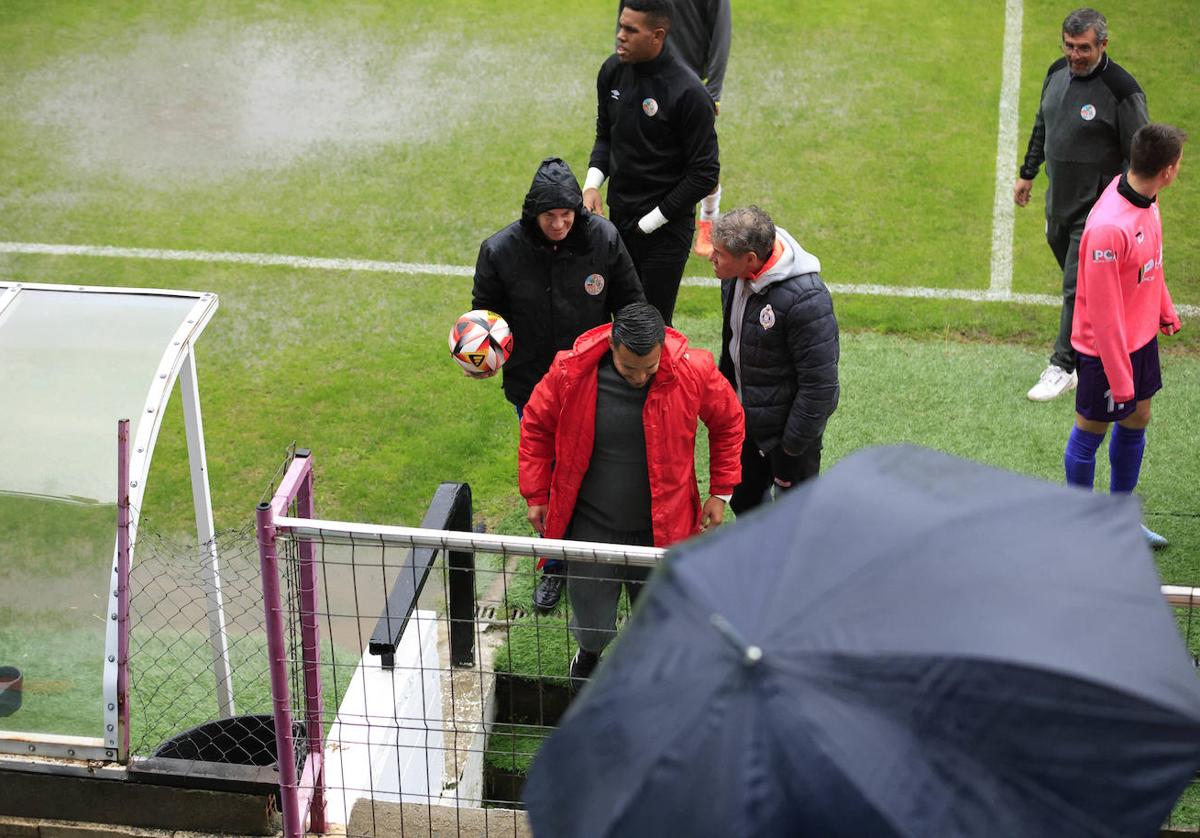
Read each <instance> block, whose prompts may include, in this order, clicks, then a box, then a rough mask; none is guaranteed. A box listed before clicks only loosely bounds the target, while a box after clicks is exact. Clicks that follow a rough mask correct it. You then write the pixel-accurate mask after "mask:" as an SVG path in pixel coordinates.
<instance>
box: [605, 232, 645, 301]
mask: <svg viewBox="0 0 1200 838" xmlns="http://www.w3.org/2000/svg"><path fill="white" fill-rule="evenodd" d="M608 276H609V282H611V283H612V287H611V288H610V289H609V291H608V310H609V313H610V314H616V313H617V311H618V310H619V309H621V308H622V307H623V306H627V305H629V304H630V303H644V302H645V301H646V295H645V293H644V292H643V290H642V281H641V279H639V278H638V274H637V270H636V269H634V267H633V259H631V258H629V251H628V250H626V249H625V243H624V242H623V241H621V237H620V236H618V235H614V236H613V238H612V241H611V242H610V243H609V267H608Z"/></svg>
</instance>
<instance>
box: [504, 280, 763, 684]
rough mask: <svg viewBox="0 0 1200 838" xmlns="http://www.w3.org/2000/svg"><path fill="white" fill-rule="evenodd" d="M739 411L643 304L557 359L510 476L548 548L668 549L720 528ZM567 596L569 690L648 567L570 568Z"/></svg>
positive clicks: (589, 666)
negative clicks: (553, 544)
mask: <svg viewBox="0 0 1200 838" xmlns="http://www.w3.org/2000/svg"><path fill="white" fill-rule="evenodd" d="M697 419H699V420H701V421H703V422H704V424H705V426H706V427H707V428H708V446H709V492H710V494H709V497H708V499H707V500H706V501H705V502H704V504H703V506H701V504H700V489H699V486H698V485H697V483H696V467H695V448H696V420H697ZM744 432H745V428H744V421H743V415H742V408H741V405H739V404H738V400H737V396H736V395H735V394H734V392H733V389H732V388H731V387H730V386H729V382H727V381H726V380H725V378H724V377H723V376H722V375H721V374H720V372H718V371H717V367H716V364H714V363H713V358H712V355H711V354H710V353H708V352H705V351H703V350H699V349H689V348H688V343H687V338H686V337H684V336H683V335H682V334H680V333H679V332H676V331H675V330H674V329H667V328H665V326H664V325H663V319H662V315H661V314H660V313H659V312H658V310H657V309H656V308H655V307H654V306H652V305H649V304H648V303H631V304H630V305H627V306H625V307H624V308H622V309H620V310H619V311H618V312H617V315H616V318H615V319H614V320H613V322H612V324H611V325H604V326H597V327H596V328H594V329H591V330H590V331H587V332H584V333H583V334H582V335H580V336H579V339H578V340H576V341H575V346H574V348H572V349H570V350H568V351H565V352H560V353H559V354H558V356H557V357H556V358H555V359H554V363H553V364H552V365H551V367H550V371H549V372H548V373H547V374H546V376H545V378H543V379H542V381H541V383H539V384H538V385H537V387H536V388H535V389H534V391H533V395H532V396H530V398H529V401H528V402H527V403H526V405H525V413H524V417H523V418H522V420H521V446H520V451H519V456H518V470H519V479H520V487H521V495H522V496H523V497H524V498H525V500H526V502H527V503H528V504H529V512H528V517H529V522H530V524H532V525H533V528H534V529H535V530H537V531H538V532H539V533H540V534H541V535H543V536H545V537H547V538H571V539H575V540H578V541H596V542H602V543H609V544H636V545H644V546H649V545H653V546H657V547H666V546H669V545H671V544H674V543H675V542H676V541H680V540H682V539H684V538H687V537H688V536H691V535H695V534H696V533H698V532H700V531H702V530H704V529H707V528H709V527H715V526H719V525H720V523H721V521H722V520H723V519H724V516H725V504H726V503H728V501H729V497H730V495H731V494H732V493H733V489H734V487H735V486H736V485H737V484H738V481H739V480H740V479H741V466H740V455H741V447H742V439H743V436H744ZM567 570H568V572H567V597H568V598H569V600H570V602H571V612H572V613H571V631H572V633H573V634H574V635H575V639H576V641H577V642H578V644H579V651H578V652H577V653H576V655H575V658H574V659H573V660H572V661H571V678H572V684H579V683H581V682H582V680H583V679H585V678H587V677H588V676H589V675H590V674H591V672H592V670H593V669H594V668H595V666H596V664H597V663H598V662H599V660H600V653H601V652H602V651H603V650H604V647H605V646H606V645H608V642H609V641H610V640H611V639H612V636H613V633H614V630H615V628H616V616H617V602H618V600H619V598H620V594H621V586H622V585H624V586H625V589H626V591H627V592H628V594H629V599H630V602H633V601H634V600H635V599H636V598H637V595H638V592H639V590H640V588H641V584H642V583H643V582H644V581H645V580H646V577H647V575H648V571H647V570H646V569H645V568H636V567H629V566H612V567H609V566H606V565H601V564H598V563H593V562H569V563H568V569H567Z"/></svg>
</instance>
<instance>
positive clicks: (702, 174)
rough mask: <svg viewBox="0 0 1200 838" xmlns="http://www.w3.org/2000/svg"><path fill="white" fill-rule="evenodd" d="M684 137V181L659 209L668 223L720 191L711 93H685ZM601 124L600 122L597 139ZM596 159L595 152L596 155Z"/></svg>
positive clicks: (680, 105)
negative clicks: (706, 197) (716, 190)
mask: <svg viewBox="0 0 1200 838" xmlns="http://www.w3.org/2000/svg"><path fill="white" fill-rule="evenodd" d="M677 110H678V114H679V118H680V124H681V131H680V133H681V135H682V136H683V138H684V140H683V157H684V164H683V165H684V172H683V180H681V181H679V183H677V184H675V187H674V188H673V189H672V190H671V191H670V192H668V193H667V196H666V197H665V198H663V199H662V201H660V202H659V205H658V208H659V210H661V211H662V214H663V215H665V216H666V217H667V219H668V220H670V221H674V220H675V219H677V218H679V217H681V216H683V215H686V214H687V213H689V212H691V211H692V209H693V208H694V207H695V206H696V204H698V203H700V199H701V198H703V197H704V196H705V195H707V194H709V193H710V192H712V191H713V190H714V189H716V188H717V181H718V180H719V179H720V176H721V162H720V158H721V155H720V150H719V148H718V146H717V129H716V124H715V123H716V112H715V111H714V109H713V101H712V99H711V98H709V95H708V92H707V91H705V90H704V89H703V88H702V87H696V88H693V89H689V90H686V91H684V93H683V95H681V96H680V99H679V102H678V104H677ZM598 137H599V120H597V138H598ZM592 156H593V157H595V152H594V151H593V152H592Z"/></svg>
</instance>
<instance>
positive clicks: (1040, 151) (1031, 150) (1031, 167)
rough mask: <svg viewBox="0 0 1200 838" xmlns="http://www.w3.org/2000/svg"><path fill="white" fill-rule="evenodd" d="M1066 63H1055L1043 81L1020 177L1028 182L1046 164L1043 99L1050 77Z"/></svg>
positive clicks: (1060, 60) (1062, 61)
mask: <svg viewBox="0 0 1200 838" xmlns="http://www.w3.org/2000/svg"><path fill="white" fill-rule="evenodd" d="M1065 62H1066V59H1065V58H1060V59H1058V61H1055V62H1054V63H1053V64H1051V65H1050V69H1049V70H1047V71H1046V78H1044V79H1042V92H1041V93H1039V94H1038V110H1037V116H1035V117H1034V118H1033V131H1032V132H1031V133H1030V135H1029V146H1028V147H1027V148H1026V149H1025V162H1024V163H1023V164H1021V171H1020V175H1021V177H1023V178H1025V179H1026V180H1033V179H1034V178H1035V177H1037V173H1038V169H1040V168H1041V167H1042V163H1044V162H1046V120H1045V119H1043V118H1042V99H1043V98H1044V97H1045V95H1046V85H1048V84H1050V77H1051V76H1053V75H1054V74H1055V72H1057V71H1058V70H1059V69H1060V68H1061V67H1062V66H1063V65H1064V64H1065Z"/></svg>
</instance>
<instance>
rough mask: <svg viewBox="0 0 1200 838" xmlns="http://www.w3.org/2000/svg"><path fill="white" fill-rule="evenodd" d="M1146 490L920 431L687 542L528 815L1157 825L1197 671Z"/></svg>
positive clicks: (1196, 735)
mask: <svg viewBox="0 0 1200 838" xmlns="http://www.w3.org/2000/svg"><path fill="white" fill-rule="evenodd" d="M1139 522H1140V511H1139V509H1138V504H1137V503H1136V502H1135V501H1133V500H1132V499H1130V498H1128V497H1119V496H1118V497H1112V496H1108V495H1092V494H1090V493H1087V492H1083V491H1080V490H1078V489H1074V488H1068V487H1065V486H1058V485H1053V484H1050V483H1045V482H1042V481H1038V480H1034V479H1031V478H1028V477H1023V476H1019V475H1015V474H1010V473H1007V472H1003V471H998V470H995V469H992V468H988V467H985V466H981V465H978V464H974V463H970V462H966V461H963V460H959V459H956V458H953V457H950V456H947V455H944V454H939V453H937V452H933V451H928V450H924V449H919V448H913V447H906V446H903V447H890V448H877V449H871V450H867V451H863V452H860V453H858V454H856V455H854V456H851V457H848V458H847V459H845V460H843V461H842V462H841V463H839V464H838V465H837V466H835V467H834V468H832V469H831V470H830V471H829V472H828V473H826V474H825V475H823V476H821V477H820V478H819V479H817V480H815V481H812V482H810V483H808V484H806V485H804V486H802V487H800V488H798V489H797V490H795V491H793V492H790V493H788V494H786V495H784V496H783V498H782V499H781V500H780V502H778V503H776V504H774V505H771V506H769V507H766V508H764V509H762V510H760V511H758V512H756V513H755V514H753V515H747V516H745V517H744V518H743V519H741V520H739V521H738V522H737V523H735V524H734V525H732V526H727V527H723V528H722V529H721V530H719V531H718V532H717V533H715V534H713V535H711V536H705V537H703V538H700V539H697V540H695V541H692V542H689V543H686V544H684V545H681V546H680V547H679V548H678V549H677V550H674V551H672V552H671V553H670V554H669V557H668V559H667V561H666V563H665V564H664V566H663V567H662V568H661V569H660V571H659V572H658V573H657V575H656V578H655V579H654V580H653V581H652V582H651V584H650V586H649V588H648V590H647V591H646V593H645V594H644V595H643V596H642V597H641V599H640V600H639V607H638V610H637V611H636V613H635V614H634V616H633V619H632V620H631V621H630V624H629V626H628V627H627V628H626V630H625V632H624V633H623V635H622V637H621V638H620V639H619V640H618V642H617V644H616V646H615V648H614V649H613V651H612V653H611V654H610V655H609V656H608V659H606V660H605V662H604V664H603V665H602V666H601V667H600V669H599V670H598V672H597V673H596V675H595V676H594V678H593V679H592V683H590V684H589V685H588V686H587V687H586V688H585V689H584V691H583V693H582V694H581V696H580V698H579V700H578V701H577V702H576V703H575V704H574V706H572V708H571V709H570V711H569V712H568V714H567V716H566V717H565V718H564V720H563V723H562V726H561V727H560V729H559V730H557V731H555V733H554V734H553V735H551V736H550V738H549V739H548V740H547V742H546V743H545V745H544V746H543V747H542V750H541V752H540V753H539V754H538V757H537V759H536V760H535V762H534V765H533V769H532V771H531V773H530V777H529V781H528V783H527V784H526V791H525V799H526V805H527V807H528V809H529V814H530V819H531V822H532V825H533V827H534V831H535V833H536V834H537V835H547V836H556V838H558V837H559V836H585V835H586V836H607V835H614V836H616V835H619V836H638V835H689V836H703V835H721V836H727V835H736V836H752V835H819V836H838V835H856V836H858V835H871V836H887V835H906V836H943V835H972V836H975V835H1003V836H1014V835H1021V836H1036V835H1056V836H1067V835H1088V836H1094V835H1121V836H1130V835H1153V834H1155V833H1156V832H1157V830H1158V828H1159V826H1160V825H1161V824H1162V822H1163V821H1164V820H1165V818H1166V817H1167V815H1168V813H1169V812H1170V810H1171V806H1172V805H1173V803H1174V801H1175V800H1176V799H1177V798H1178V796H1179V794H1180V793H1181V792H1182V791H1183V789H1184V788H1185V786H1186V785H1187V783H1188V781H1189V779H1190V778H1191V777H1192V776H1193V774H1194V772H1195V770H1196V768H1197V767H1198V766H1200V687H1198V684H1197V679H1196V675H1195V671H1194V669H1193V667H1192V665H1191V660H1190V658H1189V656H1188V654H1187V652H1186V650H1185V648H1184V646H1183V643H1182V641H1181V638H1180V636H1179V633H1178V630H1177V628H1176V625H1175V621H1174V619H1173V617H1172V614H1171V612H1170V609H1169V607H1168V606H1167V605H1166V603H1165V601H1164V600H1163V598H1162V596H1161V593H1160V589H1159V579H1158V575H1157V573H1156V571H1155V567H1154V564H1153V560H1152V559H1151V557H1150V554H1149V551H1148V550H1147V548H1146V546H1145V543H1144V541H1143V539H1142V534H1141V531H1140V529H1139Z"/></svg>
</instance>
